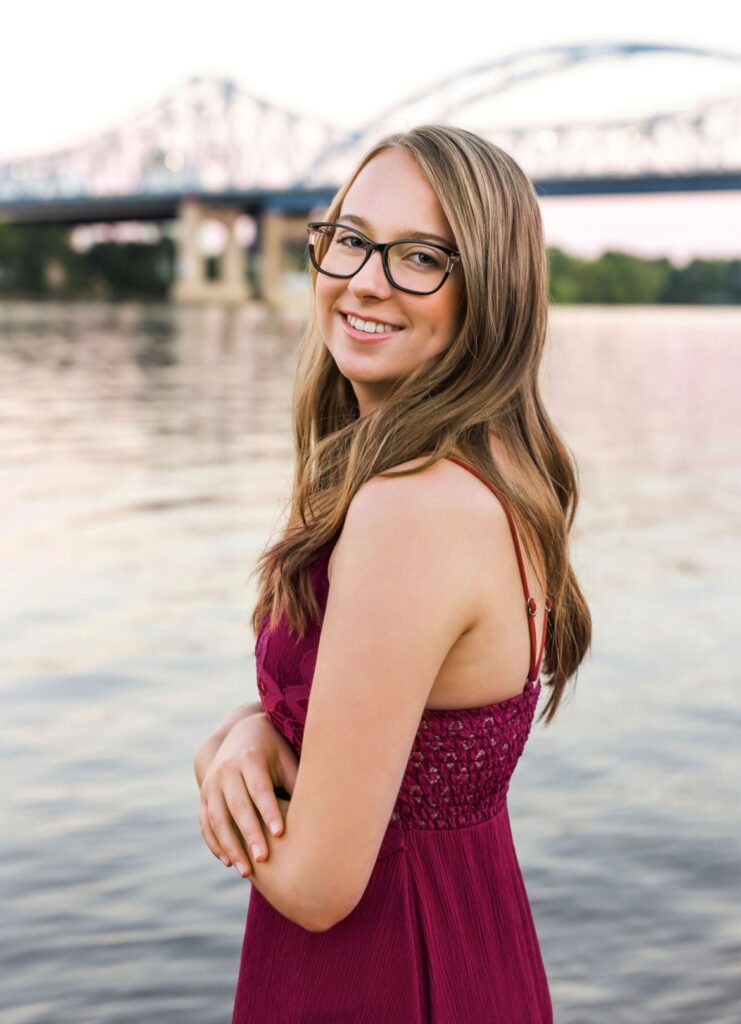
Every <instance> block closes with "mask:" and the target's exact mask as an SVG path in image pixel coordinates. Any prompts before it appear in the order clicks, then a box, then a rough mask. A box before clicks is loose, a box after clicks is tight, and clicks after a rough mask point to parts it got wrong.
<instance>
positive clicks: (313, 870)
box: [196, 125, 591, 1024]
mask: <svg viewBox="0 0 741 1024" xmlns="http://www.w3.org/2000/svg"><path fill="white" fill-rule="evenodd" d="M309 252H310V256H311V267H310V270H311V277H312V284H313V307H312V310H311V315H310V321H309V325H308V329H307V331H306V334H305V336H304V339H303V343H302V349H301V353H300V358H299V363H298V368H297V376H296V391H295V411H294V430H295V438H296V470H295V481H294V488H293V494H292V501H291V507H290V514H289V517H288V521H287V525H286V527H285V529H284V531H283V533H282V535H281V536H280V538H279V539H278V540H277V541H276V542H275V543H274V544H273V545H272V546H271V547H270V548H269V549H268V550H267V551H266V552H265V553H264V554H263V556H262V558H261V559H260V562H259V564H258V568H259V570H260V573H261V575H260V583H259V595H258V601H257V606H256V608H255V612H254V620H253V626H254V628H255V630H256V633H257V644H256V648H255V652H256V661H257V673H258V688H259V692H260V697H261V701H260V704H259V705H257V706H251V705H242V706H241V707H239V708H237V709H236V710H235V711H234V712H232V713H231V714H230V715H229V716H228V717H227V719H226V720H225V721H224V723H223V724H222V726H221V727H220V728H219V729H217V730H216V732H215V733H214V734H213V735H212V736H211V737H209V739H208V740H206V741H205V742H204V744H203V745H202V746H201V747H200V748H199V751H198V753H197V755H196V776H197V779H198V782H199V784H200V790H201V811H200V822H201V829H202V833H203V836H204V839H205V841H206V843H207V844H208V846H209V847H210V849H211V850H212V851H213V852H214V854H215V855H216V856H218V857H221V858H222V859H223V860H224V863H226V864H228V865H232V864H233V865H235V866H236V868H237V870H238V871H239V873H240V875H243V876H244V877H249V878H250V880H251V882H252V890H251V895H250V901H249V909H248V911H247V923H246V931H245V936H244V944H243V949H242V958H241V964H240V971H239V979H238V983H237V991H236V998H235V1003H234V1014H233V1024H244V1022H247V1021H250V1022H253V1021H254V1022H260V1024H271V1022H281V1024H293V1022H299V1021H300V1022H304V1021H305V1022H309V1021H312V1022H313V1021H316V1022H320V1021H321V1022H329V1021H336V1022H342V1024H417V1022H423V1021H435V1022H436V1024H453V1022H459V1021H465V1022H467V1024H483V1022H487V1024H546V1022H550V1021H552V1009H551V1001H550V996H549V991H548V984H547V979H546V974H545V970H544V966H543V961H542V957H541V952H540V948H539V944H538V938H537V934H536V930H535V926H534V922H533V916H532V913H531V909H530V906H529V903H528V897H527V893H526V890H525V887H524V884H523V879H522V875H521V872H520V868H519V864H518V860H517V856H516V853H515V849H514V846H513V841H512V836H511V832H510V823H509V817H508V808H507V789H508V786H509V780H510V778H511V776H512V773H513V771H514V768H515V765H516V763H517V760H518V758H519V756H520V754H521V753H522V750H523V747H524V745H525V741H526V739H527V736H528V733H529V730H530V727H531V724H532V721H533V717H534V713H535V709H536V704H537V702H538V700H539V698H540V697H541V696H542V693H541V685H542V684H541V666H542V668H543V671H544V673H545V676H546V681H545V685H546V687H547V690H548V699H547V702H546V704H545V708H544V710H543V714H542V716H541V717H544V718H545V720H546V722H547V723H548V722H550V721H551V720H552V719H553V716H554V715H555V713H556V710H557V708H558V706H559V703H560V701H561V699H562V697H563V695H564V690H565V687H566V685H567V682H568V680H569V679H570V678H571V677H572V676H574V675H575V674H576V671H577V668H578V666H579V664H580V663H581V661H582V659H583V658H584V655H585V654H586V652H587V650H588V648H589V644H590V641H591V619H590V614H589V610H588V608H587V605H586V603H585V601H584V598H583V596H582V593H581V591H580V589H579V586H578V583H577V581H576V578H575V576H574V573H573V571H572V568H571V566H570V563H569V553H568V539H569V531H570V528H571V525H572V522H573V519H574V514H575V511H576V506H577V500H578V492H577V481H576V471H575V466H574V463H573V461H572V458H571V456H570V452H569V450H568V449H567V448H566V446H565V445H564V443H563V442H562V440H561V439H560V438H559V436H558V433H557V431H556V430H555V428H554V426H553V424H552V423H551V421H550V419H549V417H548V415H547V413H546V411H545V409H544V407H543V403H542V400H541V397H540V394H539V390H538V379H537V378H538V368H539V365H540V360H541V356H542V352H543V346H544V344H545V340H546V326H547V313H548V284H547V255H546V249H545V244H544V239H543V231H542V225H541V219H540V214H539V208H538V203H537V199H536V196H535V194H534V191H533V189H532V186H531V184H530V182H529V181H528V179H527V178H526V176H525V175H524V173H523V172H522V170H521V169H520V167H519V166H518V165H517V164H516V163H515V162H514V161H513V159H512V158H511V157H510V156H509V155H508V154H507V153H505V152H503V151H502V150H501V149H499V148H498V147H497V146H495V145H493V144H491V143H490V142H488V141H486V140H485V139H483V138H481V137H479V136H477V135H475V134H473V133H472V132H469V131H466V130H463V129H461V128H455V127H449V126H445V125H422V126H419V127H417V128H415V129H413V130H411V131H409V132H405V133H398V134H394V135H391V136H387V137H386V138H385V139H383V140H381V141H380V142H379V143H377V144H376V145H375V146H373V148H372V149H371V150H370V151H369V152H368V153H367V154H366V155H365V156H364V157H363V159H362V161H361V162H360V165H359V167H358V168H357V169H356V171H355V172H354V173H353V175H352V177H351V178H350V180H349V181H348V182H347V183H346V184H345V185H344V186H343V187H342V188H340V190H339V191H338V192H337V194H336V196H335V198H334V199H333V201H332V202H331V204H330V206H329V209H328V210H327V213H326V216H325V218H324V221H322V222H312V224H310V225H309ZM276 789H277V792H276ZM258 815H259V818H261V819H262V822H264V824H265V829H264V832H263V827H262V823H261V821H260V820H259V818H258ZM282 816H284V821H281V817H282ZM273 820H277V821H278V828H277V834H276V835H272V834H271V831H270V823H271V821H273ZM253 842H256V843H257V844H258V846H260V847H262V852H261V853H258V854H255V853H254V852H253V851H252V848H251V845H252V843H253Z"/></svg>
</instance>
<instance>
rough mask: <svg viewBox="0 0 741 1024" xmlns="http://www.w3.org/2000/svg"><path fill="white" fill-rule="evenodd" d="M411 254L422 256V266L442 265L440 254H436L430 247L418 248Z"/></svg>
mask: <svg viewBox="0 0 741 1024" xmlns="http://www.w3.org/2000/svg"><path fill="white" fill-rule="evenodd" d="M409 255H410V256H421V257H422V260H421V262H420V264H419V266H420V267H440V266H442V260H441V259H440V258H439V257H438V256H434V255H433V254H432V253H431V252H430V251H429V250H428V249H425V250H418V251H417V252H412V253H410V254H409Z"/></svg>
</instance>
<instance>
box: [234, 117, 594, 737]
mask: <svg viewBox="0 0 741 1024" xmlns="http://www.w3.org/2000/svg"><path fill="white" fill-rule="evenodd" d="M389 147H396V148H398V149H399V150H402V151H403V152H405V153H406V154H408V155H409V156H410V157H412V158H413V159H414V160H415V161H416V162H417V164H418V166H419V167H420V169H421V170H422V172H423V174H424V175H425V177H426V179H427V181H428V182H429V184H430V186H431V188H432V189H433V191H434V192H435V194H436V196H437V198H438V201H439V203H440V206H441V208H442V210H443V212H444V214H445V216H446V218H447V220H448V223H449V224H450V226H451V228H452V231H453V234H454V237H455V241H456V244H457V247H458V250H459V252H460V254H461V268H462V272H463V278H464V300H463V309H462V316H461V322H460V327H459V329H458V331H457V333H456V335H455V337H454V338H453V339H452V342H451V343H450V345H449V347H448V348H447V349H445V350H444V351H443V352H440V353H438V354H437V355H435V356H433V357H432V358H431V359H429V360H427V361H426V362H425V363H424V365H422V366H420V367H417V368H416V369H415V370H414V371H413V372H412V373H410V374H408V375H407V376H405V377H403V378H402V379H400V380H398V381H395V382H394V385H393V387H392V389H391V391H390V393H389V394H388V396H387V397H386V398H385V399H384V401H383V403H382V404H381V406H380V407H378V408H376V409H374V410H372V411H371V412H370V413H369V414H367V415H364V416H362V417H361V416H360V415H359V408H358V402H357V399H356V397H355V394H354V392H353V389H352V386H351V384H350V382H349V380H348V379H347V378H345V377H344V376H343V375H342V374H341V373H340V371H339V370H338V368H337V365H336V363H335V361H334V359H333V358H332V355H331V353H330V352H329V350H328V349H327V346H326V345H325V343H324V340H323V338H322V336H321V334H320V332H319V330H318V326H317V321H316V313H315V308H314V303H313V301H312V307H311V310H310V316H309V321H308V324H307V327H306V330H305V332H304V335H303V337H302V339H301V345H300V351H299V357H298V364H297V368H296V377H295V384H294V393H293V434H294V443H295V453H296V460H295V470H294V480H293V487H292V492H291V496H290V499H289V509H288V515H287V522H286V525H285V527H284V528H283V530H282V534H281V536H280V538H279V539H278V540H277V541H275V542H273V543H271V544H269V546H268V547H267V548H266V550H265V551H264V552H263V554H262V555H261V556H260V558H259V559H258V561H257V564H256V567H255V569H254V570H253V572H256V573H257V574H258V597H257V602H256V606H255V609H254V612H253V616H252V626H253V629H254V630H255V632H257V630H258V629H259V628H260V625H261V623H262V622H263V619H264V618H265V616H266V615H269V617H270V618H269V628H275V626H276V625H277V623H278V621H279V619H280V617H281V615H285V617H286V619H287V621H288V623H289V625H290V627H291V628H292V629H293V630H294V631H295V632H296V633H299V634H301V635H303V633H304V631H305V629H306V627H307V625H308V623H309V621H311V620H314V619H315V618H316V616H317V615H318V614H319V612H320V609H319V606H318V602H317V599H316V595H315V594H314V591H313V589H312V586H311V581H310V577H309V570H310V567H311V565H312V563H313V562H314V560H315V559H316V558H317V556H318V555H319V554H320V553H321V552H322V551H323V549H324V548H325V547H326V546H327V545H329V544H331V543H332V541H333V540H334V539H335V538H336V537H337V535H338V534H339V532H340V531H341V529H342V525H343V522H344V519H345V514H346V512H347V509H348V506H349V504H350V502H351V500H352V498H353V496H354V495H355V494H356V492H357V491H358V489H359V488H360V486H361V485H362V484H363V483H365V481H367V480H369V479H370V478H371V477H373V476H377V475H378V474H384V475H387V476H394V475H406V474H407V473H413V472H421V470H423V469H424V468H426V467H428V466H430V465H432V464H433V463H435V462H437V461H439V460H440V459H442V458H446V457H448V456H450V455H456V454H458V455H459V456H460V457H461V458H463V459H464V460H465V461H467V462H468V463H469V464H470V465H471V466H473V467H475V468H476V469H477V470H478V471H479V472H481V473H482V475H484V476H485V477H486V479H487V480H489V481H490V482H491V484H492V485H493V486H494V487H495V488H496V489H497V490H498V491H499V492H500V493H501V494H502V496H503V497H504V498H505V500H506V501H507V503H508V505H509V508H510V509H511V511H512V514H513V517H514V518H515V520H516V522H517V524H518V526H519V528H520V531H521V536H522V537H523V541H524V543H525V545H526V548H527V549H528V550H529V551H532V545H531V540H532V538H533V537H534V538H536V539H537V540H536V542H537V546H538V547H539V548H540V550H541V553H542V556H543V562H544V565H545V573H546V581H545V583H546V585H547V586H546V592H547V593H548V594H549V595H550V596H551V598H552V601H553V608H552V611H551V613H550V616H549V621H548V628H547V635H546V647H545V653H544V656H543V662H542V668H541V678H542V680H543V682H544V683H545V685H546V686H547V687H548V690H549V691H550V692H549V695H548V700H547V703H546V705H545V708H544V710H543V712H542V715H541V718H545V721H546V724H547V723H549V722H550V721H551V719H552V718H553V716H554V714H555V713H556V710H557V708H558V706H559V703H560V701H561V699H562V696H563V692H564V689H565V687H566V683H567V681H568V679H569V678H570V677H571V676H574V675H575V674H576V672H577V669H578V666H579V664H580V663H581V661H582V660H583V658H584V656H585V654H586V652H587V650H588V648H589V646H590V643H591V632H592V624H591V615H590V612H589V608H588V606H587V603H586V601H585V599H584V596H583V594H582V592H581V590H580V588H579V584H578V582H577V580H576V576H575V574H574V571H573V568H572V566H571V564H570V560H569V550H568V539H569V533H570V530H571V527H572V524H573V521H574V516H575V514H576V508H577V504H578V485H577V468H576V463H575V460H574V459H573V457H572V455H571V452H570V450H569V449H568V448H567V447H566V445H565V443H564V442H563V441H562V439H561V438H560V436H559V434H558V431H557V430H556V428H555V427H554V425H553V423H552V422H551V420H550V418H549V416H548V414H547V412H546V410H545V408H544V405H543V401H542V399H541V396H540V392H539V388H538V369H539V366H540V361H541V358H542V355H543V348H544V345H545V340H546V329H547V321H548V305H549V294H548V254H547V249H546V246H545V241H544V236H543V227H542V222H541V216H540V208H539V206H538V201H537V197H536V195H535V191H534V189H533V187H532V185H531V183H530V181H529V179H528V178H527V176H526V175H525V174H524V172H523V171H522V169H521V168H520V167H519V165H518V164H517V163H516V162H515V161H514V160H513V159H512V157H511V156H510V155H509V154H508V153H506V152H505V151H504V150H502V149H500V148H499V147H498V146H496V145H494V144H493V143H491V142H489V141H488V140H486V139H484V138H482V137H481V136H479V135H476V134H475V133H473V132H470V131H467V130H466V129H463V128H459V127H454V126H450V125H441V124H424V125H419V126H417V127H415V128H413V129H411V130H410V131H407V132H396V133H393V134H390V135H387V136H386V137H385V138H383V139H381V140H380V141H379V142H377V143H375V145H373V147H372V148H371V149H370V150H369V151H368V152H366V153H365V155H364V156H363V157H362V159H361V161H360V163H359V164H358V166H357V167H356V169H355V171H354V172H353V174H352V176H351V177H350V179H349V180H348V181H347V182H346V183H345V184H344V185H343V186H342V187H341V188H340V189H339V190H338V191H337V193H336V194H335V196H334V198H333V199H332V201H331V203H330V205H329V207H328V208H327V212H326V217H325V219H326V220H329V221H333V220H337V219H339V212H340V210H341V208H342V203H343V200H344V197H345V194H346V193H347V191H348V189H349V188H350V186H351V185H352V183H353V181H354V180H355V178H356V176H357V175H358V173H359V172H360V170H361V169H362V168H363V167H364V166H365V165H366V164H367V163H368V161H369V160H371V159H372V158H373V157H374V156H375V155H376V154H377V153H379V152H380V151H381V150H384V149H387V148H389ZM325 244H326V243H325ZM319 245H321V242H320V243H319ZM318 251H319V256H320V257H321V254H322V249H321V248H319V250H318ZM456 272H458V270H457V268H456ZM309 273H310V275H311V284H312V289H311V291H312V296H313V293H314V286H315V284H316V276H317V271H316V270H315V269H314V267H313V266H310V267H309ZM492 430H493V431H494V433H495V434H496V436H497V437H498V438H499V440H500V441H501V442H502V443H503V444H504V446H505V450H506V451H507V454H508V458H509V459H511V460H512V462H513V464H515V465H517V466H518V468H519V469H520V471H521V472H520V473H519V474H518V476H519V477H520V481H521V482H520V483H517V484H516V483H515V482H514V481H510V480H508V479H507V478H506V477H505V476H504V474H503V473H502V470H501V468H500V467H498V466H497V465H496V463H495V461H494V459H493V457H492V452H491V447H490V440H489V437H490V431H492ZM419 458H425V461H424V463H422V464H419V465H417V466H416V467H414V468H412V469H408V470H404V471H400V472H399V473H394V472H391V471H392V470H393V469H394V467H396V466H398V465H400V464H401V463H404V462H407V461H409V460H412V459H419Z"/></svg>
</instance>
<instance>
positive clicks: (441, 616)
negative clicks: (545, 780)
mask: <svg viewBox="0 0 741 1024" xmlns="http://www.w3.org/2000/svg"><path fill="white" fill-rule="evenodd" d="M463 519H464V511H463V509H462V507H461V504H460V502H456V501H455V498H454V496H453V495H452V494H451V493H450V490H449V488H446V487H444V486H443V483H442V477H441V476H440V474H433V473H430V474H427V473H422V474H417V475H415V476H411V477H405V478H386V479H384V478H374V479H373V480H370V481H368V483H366V484H364V485H363V486H362V487H361V488H360V490H359V491H358V493H357V494H356V496H355V498H354V499H353V501H352V502H351V505H350V508H349V510H348V513H347V516H346V519H345V524H344V527H343V531H342V535H341V537H340V539H339V541H338V542H337V545H336V547H335V555H334V564H333V568H332V584H331V587H330V590H329V596H328V599H327V605H326V609H325V614H324V620H323V624H322V631H321V637H320V642H319V649H318V652H317V660H316V669H315V673H314V678H313V682H312V686H311V695H310V699H309V705H308V711H307V717H306V723H305V727H304V733H303V741H302V751H301V759H300V762H299V768H298V775H297V779H296V784H295V787H294V792H293V794H292V798H291V803H290V807H289V812H288V817H287V820H286V831H287V832H288V831H289V830H290V833H291V835H292V837H293V839H292V842H293V843H295V851H296V858H297V859H296V871H297V875H296V881H297V884H298V890H299V891H300V892H301V894H302V900H304V901H306V902H305V904H304V914H305V916H306V919H308V920H313V921H317V920H324V921H327V920H329V921H330V922H334V921H336V920H339V919H341V918H342V917H344V916H345V915H346V914H348V913H349V912H350V911H351V910H352V909H353V907H354V906H355V905H356V904H357V902H358V901H359V900H360V898H361V896H362V894H363V892H364V891H365V888H366V886H367V883H368V880H369V878H370V875H371V872H372V870H373V866H374V864H375V861H376V858H377V855H378V850H379V848H380V845H381V842H382V839H383V836H384V833H385V831H386V828H387V826H388V823H389V820H390V818H391V813H392V811H393V807H394V803H395V801H396V797H397V795H398V792H399V788H400V786H401V782H402V779H403V775H404V770H405V767H406V764H407V760H408V758H409V754H410V751H411V748H412V744H413V742H414V737H415V734H416V731H417V728H418V726H419V722H420V718H421V716H422V712H423V710H424V707H425V704H426V702H427V698H428V695H429V693H430V691H431V689H432V686H433V684H434V682H435V679H436V677H437V674H438V672H439V669H440V666H441V665H442V663H443V661H444V660H445V657H446V655H447V653H448V651H449V650H450V648H451V647H452V645H453V644H454V643H455V641H456V640H457V639H458V637H459V636H460V635H461V634H462V633H463V632H465V631H466V630H467V629H468V628H469V627H470V625H471V624H472V617H473V616H474V614H475V613H474V609H473V608H472V602H471V598H470V585H469V587H468V589H467V587H466V584H465V580H463V579H462V576H463V575H464V574H462V573H461V572H460V571H459V566H460V561H459V557H460V555H461V552H462V547H463V546H465V543H466V541H465V537H464V533H465V530H464V524H463ZM469 550H470V548H469ZM463 561H464V562H465V559H463Z"/></svg>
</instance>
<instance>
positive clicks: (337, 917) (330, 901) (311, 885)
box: [291, 878, 358, 933]
mask: <svg viewBox="0 0 741 1024" xmlns="http://www.w3.org/2000/svg"><path fill="white" fill-rule="evenodd" d="M294 897H295V899H294V900H293V901H292V903H293V906H292V910H293V911H294V912H293V913H292V915H291V916H292V918H293V920H294V921H295V922H296V923H297V924H299V925H301V927H302V928H305V929H306V930H307V931H309V932H315V933H319V932H328V931H329V929H330V928H334V926H335V925H336V924H339V923H340V921H342V920H344V919H345V918H346V917H347V916H348V915H349V914H351V913H352V911H353V910H354V909H355V907H356V906H357V904H358V900H357V899H354V900H348V899H344V898H343V895H342V893H341V892H340V891H339V890H338V888H337V886H336V885H335V886H332V887H331V888H329V889H327V888H326V882H325V885H324V886H323V885H321V884H320V885H317V884H316V878H314V879H312V880H311V881H310V880H309V879H306V880H302V881H301V882H300V883H299V885H298V886H297V887H296V888H294Z"/></svg>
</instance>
